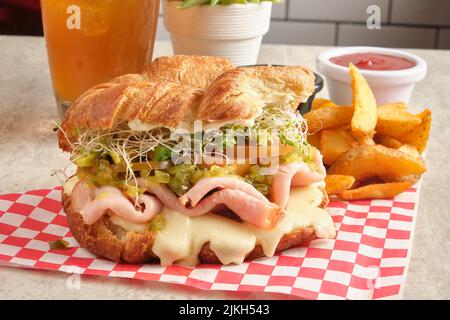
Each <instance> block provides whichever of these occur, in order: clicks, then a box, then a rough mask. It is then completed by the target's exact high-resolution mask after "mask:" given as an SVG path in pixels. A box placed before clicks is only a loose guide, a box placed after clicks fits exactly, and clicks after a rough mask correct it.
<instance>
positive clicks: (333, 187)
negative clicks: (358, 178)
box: [325, 174, 355, 195]
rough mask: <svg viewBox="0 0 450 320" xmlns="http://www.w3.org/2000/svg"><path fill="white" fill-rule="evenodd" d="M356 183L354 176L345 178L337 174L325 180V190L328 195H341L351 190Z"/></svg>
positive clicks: (328, 176)
mask: <svg viewBox="0 0 450 320" xmlns="http://www.w3.org/2000/svg"><path fill="white" fill-rule="evenodd" d="M354 182H355V178H353V177H352V176H343V175H337V174H331V175H327V176H326V178H325V184H326V186H325V190H326V191H327V194H328V195H333V194H339V193H341V192H343V191H345V190H347V189H350V188H351V187H352V185H353V183H354Z"/></svg>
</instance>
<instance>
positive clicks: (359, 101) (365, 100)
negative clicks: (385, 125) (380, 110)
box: [350, 64, 377, 137]
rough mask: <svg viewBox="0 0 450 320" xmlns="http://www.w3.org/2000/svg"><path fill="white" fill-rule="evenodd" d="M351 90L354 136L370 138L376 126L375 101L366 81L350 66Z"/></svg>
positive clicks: (356, 69)
mask: <svg viewBox="0 0 450 320" xmlns="http://www.w3.org/2000/svg"><path fill="white" fill-rule="evenodd" d="M350 77H351V79H352V89H353V107H354V109H355V110H354V114H353V118H352V121H351V125H352V132H353V135H354V136H370V137H373V135H374V133H375V126H376V125H377V101H376V100H375V96H374V95H373V92H372V90H371V89H370V86H369V84H368V83H367V80H366V79H365V78H364V76H363V75H362V74H361V72H360V71H359V70H358V68H356V67H355V66H354V65H353V64H350Z"/></svg>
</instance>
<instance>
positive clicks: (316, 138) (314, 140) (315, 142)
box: [307, 131, 322, 150]
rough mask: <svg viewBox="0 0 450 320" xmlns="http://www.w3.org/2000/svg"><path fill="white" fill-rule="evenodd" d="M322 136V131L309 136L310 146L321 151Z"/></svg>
mask: <svg viewBox="0 0 450 320" xmlns="http://www.w3.org/2000/svg"><path fill="white" fill-rule="evenodd" d="M321 135H322V131H318V132H315V133H313V134H308V136H307V140H308V143H309V144H310V145H312V146H313V147H316V148H317V149H319V150H320V137H321Z"/></svg>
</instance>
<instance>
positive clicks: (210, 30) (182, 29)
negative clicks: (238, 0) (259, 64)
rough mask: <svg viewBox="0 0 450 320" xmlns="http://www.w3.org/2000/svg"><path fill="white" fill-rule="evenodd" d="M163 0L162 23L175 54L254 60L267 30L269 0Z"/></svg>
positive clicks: (241, 62)
mask: <svg viewBox="0 0 450 320" xmlns="http://www.w3.org/2000/svg"><path fill="white" fill-rule="evenodd" d="M179 4H180V2H179V1H167V0H164V1H163V11H164V26H165V28H166V29H167V31H169V33H170V37H171V39H172V46H173V50H174V53H175V54H198V55H207V56H221V57H226V58H229V59H230V60H231V61H232V62H233V63H234V64H236V65H250V64H256V61H257V58H258V53H259V49H260V47H261V40H262V37H263V35H264V34H266V33H267V31H269V26H270V14H271V11H272V2H266V1H264V2H262V3H260V4H255V3H249V4H232V5H216V6H209V5H202V6H195V7H192V8H189V9H185V10H180V9H178V8H177V7H178V5H179Z"/></svg>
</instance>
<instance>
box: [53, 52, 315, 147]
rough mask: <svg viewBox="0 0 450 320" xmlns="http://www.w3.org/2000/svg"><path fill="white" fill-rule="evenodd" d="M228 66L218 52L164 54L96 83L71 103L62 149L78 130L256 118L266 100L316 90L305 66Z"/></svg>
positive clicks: (302, 97)
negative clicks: (127, 124)
mask: <svg viewBox="0 0 450 320" xmlns="http://www.w3.org/2000/svg"><path fill="white" fill-rule="evenodd" d="M230 66H231V64H229V63H228V62H227V60H226V59H221V58H215V57H198V56H197V57H196V56H194V57H192V56H174V57H163V58H159V59H156V60H155V61H154V62H153V63H152V65H151V66H150V67H148V68H147V69H146V70H145V71H144V74H142V75H139V74H129V75H123V76H120V77H117V78H114V79H112V80H110V81H109V82H107V83H103V84H99V85H96V86H94V87H92V88H91V89H89V90H88V91H87V92H85V93H84V94H83V95H81V96H80V97H79V98H78V99H77V100H76V101H74V102H73V103H72V104H71V106H70V108H69V110H68V111H67V113H66V116H65V118H64V121H63V123H62V124H61V129H62V130H59V145H60V148H62V149H63V150H65V151H70V142H72V141H75V140H76V138H77V135H78V134H79V132H80V130H83V129H88V130H89V129H98V130H108V129H112V128H114V127H116V126H118V125H120V124H122V123H124V122H128V121H131V120H140V121H141V122H144V123H147V124H151V125H152V126H160V127H168V128H176V127H178V126H180V125H181V123H182V122H183V121H193V120H195V119H198V120H202V121H205V122H209V123H214V122H219V123H223V122H225V123H226V122H235V121H239V120H252V119H254V118H256V117H257V116H259V115H260V114H261V113H262V111H263V109H264V107H265V106H267V105H271V104H279V105H286V106H288V107H290V108H292V109H295V108H296V107H297V106H298V104H299V103H301V102H305V101H306V100H307V98H308V97H309V96H310V95H311V94H312V93H313V91H314V74H313V73H312V72H311V71H310V70H309V69H307V68H304V67H298V66H287V67H242V68H233V69H229V68H230ZM164 70H166V71H164ZM219 72H220V75H219V76H218V77H217V75H218V74H219ZM216 77H217V78H216ZM200 88H203V89H204V88H206V89H205V90H201V89H200Z"/></svg>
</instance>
